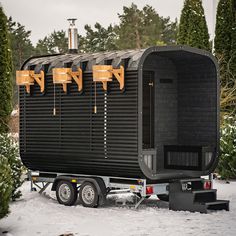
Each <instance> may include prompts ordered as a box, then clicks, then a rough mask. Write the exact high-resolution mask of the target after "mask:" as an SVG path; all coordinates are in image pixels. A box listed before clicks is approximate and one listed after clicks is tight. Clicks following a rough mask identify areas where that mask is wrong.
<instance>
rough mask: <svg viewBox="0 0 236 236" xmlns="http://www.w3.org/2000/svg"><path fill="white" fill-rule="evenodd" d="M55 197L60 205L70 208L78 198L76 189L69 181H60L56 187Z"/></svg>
mask: <svg viewBox="0 0 236 236" xmlns="http://www.w3.org/2000/svg"><path fill="white" fill-rule="evenodd" d="M56 196H57V201H58V202H59V203H60V204H63V205H65V206H72V205H74V204H75V202H76V200H77V197H78V191H77V187H76V185H75V184H72V183H70V182H69V181H66V180H61V181H59V182H58V184H57V186H56Z"/></svg>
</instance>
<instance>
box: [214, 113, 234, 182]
mask: <svg viewBox="0 0 236 236" xmlns="http://www.w3.org/2000/svg"><path fill="white" fill-rule="evenodd" d="M220 151H221V153H220V161H219V164H218V171H219V174H220V175H221V176H222V178H225V179H229V178H233V179H235V178H236V120H235V119H233V118H232V117H225V119H224V125H223V126H222V128H221V139H220Z"/></svg>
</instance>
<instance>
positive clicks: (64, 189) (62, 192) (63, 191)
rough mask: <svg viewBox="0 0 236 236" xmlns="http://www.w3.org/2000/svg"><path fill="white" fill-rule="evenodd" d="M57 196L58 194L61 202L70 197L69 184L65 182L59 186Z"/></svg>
mask: <svg viewBox="0 0 236 236" xmlns="http://www.w3.org/2000/svg"><path fill="white" fill-rule="evenodd" d="M59 196H60V199H61V200H62V201H63V202H66V201H68V200H69V199H70V197H71V190H70V188H69V186H68V185H67V184H62V185H61V186H60V187H59Z"/></svg>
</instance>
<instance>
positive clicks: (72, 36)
mask: <svg viewBox="0 0 236 236" xmlns="http://www.w3.org/2000/svg"><path fill="white" fill-rule="evenodd" d="M67 20H68V21H69V23H70V26H69V29H68V49H69V53H78V30H77V28H76V26H75V21H76V20H77V19H75V18H71V19H67Z"/></svg>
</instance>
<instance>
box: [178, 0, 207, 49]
mask: <svg viewBox="0 0 236 236" xmlns="http://www.w3.org/2000/svg"><path fill="white" fill-rule="evenodd" d="M177 43H178V44H182V45H189V46H192V47H197V48H200V49H205V50H210V43H209V33H208V28H207V23H206V18H205V14H204V9H203V6H202V0H185V2H184V7H183V10H182V13H181V18H180V24H179V31H178V38H177Z"/></svg>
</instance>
